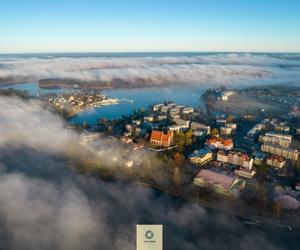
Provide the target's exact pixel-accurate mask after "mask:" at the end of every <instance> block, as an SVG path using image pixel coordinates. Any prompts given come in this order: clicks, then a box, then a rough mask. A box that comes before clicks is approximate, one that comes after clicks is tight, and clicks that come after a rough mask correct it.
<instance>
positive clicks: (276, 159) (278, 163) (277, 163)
mask: <svg viewBox="0 0 300 250" xmlns="http://www.w3.org/2000/svg"><path fill="white" fill-rule="evenodd" d="M267 164H268V165H269V166H272V167H274V168H283V167H284V166H285V164H286V161H285V160H284V158H283V157H281V156H278V155H272V156H270V157H269V158H268V159H267Z"/></svg>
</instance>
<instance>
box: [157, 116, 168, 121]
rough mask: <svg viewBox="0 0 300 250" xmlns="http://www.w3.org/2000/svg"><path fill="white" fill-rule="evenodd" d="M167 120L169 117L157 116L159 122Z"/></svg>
mask: <svg viewBox="0 0 300 250" xmlns="http://www.w3.org/2000/svg"><path fill="white" fill-rule="evenodd" d="M167 119H168V117H167V116H166V115H158V116H157V120H159V121H163V120H167Z"/></svg>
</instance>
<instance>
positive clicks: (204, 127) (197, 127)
mask: <svg viewBox="0 0 300 250" xmlns="http://www.w3.org/2000/svg"><path fill="white" fill-rule="evenodd" d="M191 129H192V130H193V131H194V130H199V131H204V132H205V133H206V134H207V135H209V134H210V126H207V125H205V124H201V123H198V122H191Z"/></svg>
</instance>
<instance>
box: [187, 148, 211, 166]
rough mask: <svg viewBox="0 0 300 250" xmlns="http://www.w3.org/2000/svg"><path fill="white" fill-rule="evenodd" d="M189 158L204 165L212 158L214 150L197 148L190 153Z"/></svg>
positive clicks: (192, 161) (194, 162)
mask: <svg viewBox="0 0 300 250" xmlns="http://www.w3.org/2000/svg"><path fill="white" fill-rule="evenodd" d="M189 160H190V162H191V163H193V164H199V165H202V164H204V163H206V162H208V161H210V160H212V152H211V151H209V150H207V149H200V150H195V151H194V152H193V153H192V154H190V156H189Z"/></svg>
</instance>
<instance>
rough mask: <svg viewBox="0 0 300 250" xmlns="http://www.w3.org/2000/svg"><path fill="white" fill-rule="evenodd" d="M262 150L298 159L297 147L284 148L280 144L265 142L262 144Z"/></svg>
mask: <svg viewBox="0 0 300 250" xmlns="http://www.w3.org/2000/svg"><path fill="white" fill-rule="evenodd" d="M261 151H263V152H266V153H271V154H274V155H279V156H282V157H285V158H287V159H291V160H294V161H296V160H298V157H299V151H298V150H297V149H292V148H283V147H280V146H278V145H274V144H270V143H265V144H262V145H261Z"/></svg>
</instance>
